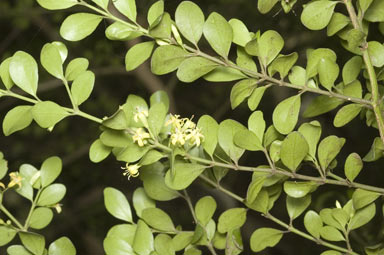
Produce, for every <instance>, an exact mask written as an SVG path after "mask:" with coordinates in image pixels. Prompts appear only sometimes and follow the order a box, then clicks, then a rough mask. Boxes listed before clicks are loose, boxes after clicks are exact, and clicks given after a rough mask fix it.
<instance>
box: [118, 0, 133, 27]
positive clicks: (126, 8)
mask: <svg viewBox="0 0 384 255" xmlns="http://www.w3.org/2000/svg"><path fill="white" fill-rule="evenodd" d="M112 2H113V5H114V6H115V7H116V9H117V10H118V11H119V12H121V13H122V14H123V15H124V16H126V17H127V18H128V19H130V20H131V21H133V22H136V16H137V11H136V1H135V0H115V1H112Z"/></svg>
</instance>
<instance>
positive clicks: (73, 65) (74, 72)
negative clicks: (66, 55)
mask: <svg viewBox="0 0 384 255" xmlns="http://www.w3.org/2000/svg"><path fill="white" fill-rule="evenodd" d="M88 66H89V61H88V59H86V58H75V59H73V60H71V62H69V64H68V65H67V68H66V69H65V79H67V80H68V81H73V80H75V79H76V78H77V77H78V76H79V75H80V74H82V73H84V72H85V71H86V70H87V69H88Z"/></svg>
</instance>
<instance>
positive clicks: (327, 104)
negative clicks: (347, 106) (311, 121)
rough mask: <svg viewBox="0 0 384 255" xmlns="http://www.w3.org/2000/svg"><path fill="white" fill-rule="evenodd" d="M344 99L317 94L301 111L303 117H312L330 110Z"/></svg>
mask: <svg viewBox="0 0 384 255" xmlns="http://www.w3.org/2000/svg"><path fill="white" fill-rule="evenodd" d="M343 103H344V101H343V100H341V99H338V98H335V97H331V98H330V97H329V96H323V95H322V96H318V97H316V98H315V99H313V100H312V101H311V102H310V104H309V106H308V107H307V109H305V111H304V113H303V117H304V118H312V117H316V116H318V115H321V114H323V113H326V112H329V111H332V110H333V109H335V108H336V107H338V106H339V105H341V104H343Z"/></svg>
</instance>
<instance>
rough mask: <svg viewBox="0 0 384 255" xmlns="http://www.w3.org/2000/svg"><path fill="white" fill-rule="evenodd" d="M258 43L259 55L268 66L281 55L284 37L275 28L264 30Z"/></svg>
mask: <svg viewBox="0 0 384 255" xmlns="http://www.w3.org/2000/svg"><path fill="white" fill-rule="evenodd" d="M257 44H258V52H259V54H258V56H259V57H260V61H261V63H262V64H263V65H264V66H265V67H266V66H268V65H269V64H270V63H271V62H272V61H273V60H274V59H275V58H276V57H277V55H279V53H280V51H281V50H282V49H283V47H284V39H283V38H282V37H281V35H280V34H279V33H277V32H276V31H273V30H268V31H266V32H264V33H263V34H262V35H261V37H260V39H259V40H258V41H257Z"/></svg>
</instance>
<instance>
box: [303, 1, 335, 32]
mask: <svg viewBox="0 0 384 255" xmlns="http://www.w3.org/2000/svg"><path fill="white" fill-rule="evenodd" d="M336 4H337V2H335V1H329V0H320V1H314V2H310V3H309V4H307V5H305V6H304V10H303V12H302V13H301V17H300V18H301V22H302V23H303V24H304V26H306V27H307V28H308V29H311V30H321V29H323V28H325V27H326V26H327V25H328V23H329V22H330V20H331V18H332V15H333V10H334V9H335V7H336Z"/></svg>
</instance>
